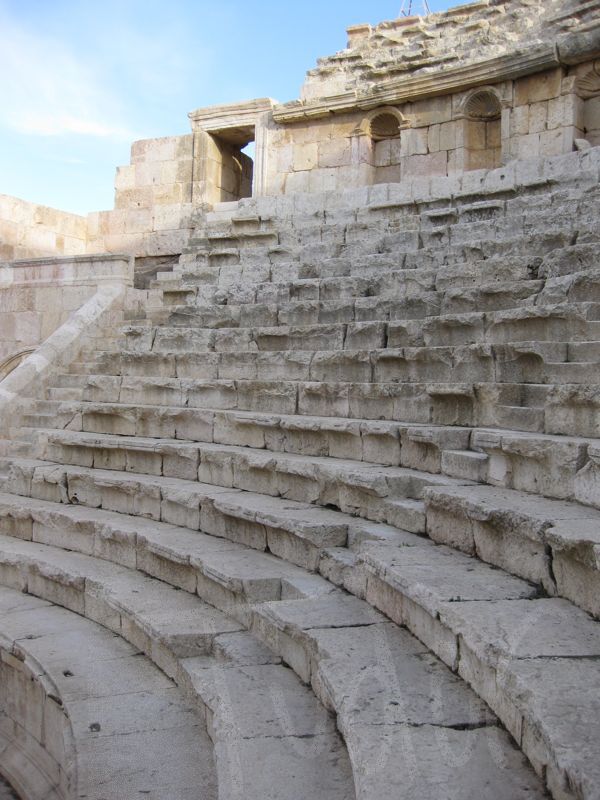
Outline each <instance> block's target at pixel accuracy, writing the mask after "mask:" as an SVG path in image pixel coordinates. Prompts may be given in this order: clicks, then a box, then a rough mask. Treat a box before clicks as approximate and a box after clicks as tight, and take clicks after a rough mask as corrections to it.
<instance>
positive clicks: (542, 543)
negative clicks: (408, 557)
mask: <svg viewBox="0 0 600 800" xmlns="http://www.w3.org/2000/svg"><path fill="white" fill-rule="evenodd" d="M425 494H426V501H425V502H426V505H427V520H428V522H427V525H428V528H427V530H428V533H429V535H430V536H431V537H432V538H433V539H434V540H435V541H437V542H442V543H444V544H448V545H451V546H452V547H457V548H459V549H460V550H463V551H464V552H467V553H472V554H475V553H476V554H477V555H478V557H479V558H482V559H483V560H484V561H487V562H489V563H491V564H495V565H496V566H498V567H500V568H502V569H507V570H508V571H509V572H512V573H513V574H515V575H518V576H520V577H522V578H524V579H525V580H530V581H534V582H535V583H538V584H540V585H542V586H543V587H544V588H545V590H546V591H548V592H549V593H550V594H559V595H562V596H564V597H567V598H568V599H569V600H571V601H572V602H574V603H575V604H577V605H579V606H581V607H582V608H584V609H586V610H587V611H589V612H591V613H592V614H595V615H597V614H598V611H599V609H598V603H597V602H596V600H595V596H596V587H597V585H598V583H597V581H598V577H597V573H598V569H597V563H598V562H597V548H598V541H597V540H598V536H597V533H596V529H597V523H598V519H600V517H599V512H598V511H597V510H596V509H591V508H589V507H586V506H583V505H579V504H577V503H572V502H571V503H567V502H564V501H560V500H548V499H546V498H541V497H536V496H535V495H530V494H524V493H521V492H516V491H511V490H502V489H494V488H492V487H485V486H477V487H473V490H472V491H468V492H467V491H464V489H463V487H455V488H452V489H448V490H445V489H439V490H438V489H427V490H425Z"/></svg>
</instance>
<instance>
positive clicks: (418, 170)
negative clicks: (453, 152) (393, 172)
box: [402, 150, 448, 178]
mask: <svg viewBox="0 0 600 800" xmlns="http://www.w3.org/2000/svg"><path fill="white" fill-rule="evenodd" d="M447 170H448V158H447V153H446V151H445V150H441V151H440V152H439V153H431V154H429V155H426V156H425V155H415V156H411V157H409V158H404V159H403V160H402V176H403V177H407V178H411V177H417V178H425V177H430V176H434V175H446V174H447Z"/></svg>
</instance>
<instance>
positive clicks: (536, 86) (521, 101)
mask: <svg viewBox="0 0 600 800" xmlns="http://www.w3.org/2000/svg"><path fill="white" fill-rule="evenodd" d="M561 83H562V70H560V69H555V70H552V71H551V72H544V73H541V74H539V73H538V74H536V75H531V76H529V77H526V78H520V79H518V80H517V81H516V82H515V105H517V106H523V105H526V104H532V103H541V102H543V101H544V100H551V99H552V98H554V97H559V96H560V93H561Z"/></svg>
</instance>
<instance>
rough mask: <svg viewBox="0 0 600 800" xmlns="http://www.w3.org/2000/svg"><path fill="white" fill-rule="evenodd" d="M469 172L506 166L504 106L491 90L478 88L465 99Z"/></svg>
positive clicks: (466, 148)
mask: <svg viewBox="0 0 600 800" xmlns="http://www.w3.org/2000/svg"><path fill="white" fill-rule="evenodd" d="M462 116H463V119H464V137H463V138H464V147H465V170H473V169H495V168H496V167H500V166H502V105H501V102H500V98H499V97H498V95H497V93H496V92H495V91H494V90H493V89H491V88H485V89H476V90H475V91H473V92H471V93H470V94H468V95H467V96H466V97H465V100H464V102H463V106H462Z"/></svg>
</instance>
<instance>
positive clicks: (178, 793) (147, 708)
mask: <svg viewBox="0 0 600 800" xmlns="http://www.w3.org/2000/svg"><path fill="white" fill-rule="evenodd" d="M13 567H14V564H13ZM22 572H23V571H21V574H22ZM29 579H30V580H32V581H37V582H38V583H41V582H42V581H44V576H42V575H41V574H40V573H38V574H37V575H36V576H34V575H33V574H32V573H30V575H29ZM8 582H10V580H9V575H8V573H7V571H6V562H5V569H4V571H3V583H5V584H6V583H8ZM17 583H18V581H17ZM18 588H19V589H22V588H23V587H22V586H19V587H18ZM59 591H60V590H59ZM71 591H72V589H71ZM67 592H69V589H68V588H67V586H66V585H65V583H64V582H63V586H62V596H61V598H60V602H59V606H62V607H59V606H57V605H54V604H52V603H49V602H47V601H46V600H43V599H39V598H40V596H41V595H42V594H44V592H43V591H40V590H38V591H35V590H34V589H33V587H32V591H31V595H37V596H24V595H23V594H22V593H21V592H20V591H17V590H15V589H10V588H6V586H2V588H0V608H1V609H2V625H1V634H0V653H1V662H0V664H1V666H0V672H1V675H2V687H3V688H2V725H1V729H0V739H1V749H0V766H1V768H2V772H3V774H5V775H6V776H7V777H8V778H9V779H10V781H11V784H12V785H13V786H14V787H15V788H16V789H17V790H18V791H19V793H20V795H21V796H23V797H27V798H35V799H36V800H37V799H38V798H39V800H42V798H43V800H55V799H56V800H58V798H63V797H89V798H98V799H100V798H107V797H111V798H112V797H114V798H116V797H135V796H137V795H140V796H141V795H143V796H145V797H152V798H158V797H166V796H167V795H168V796H170V797H173V798H175V797H177V798H181V800H183V799H184V798H191V797H198V798H199V797H216V780H215V774H214V764H213V748H212V745H211V742H210V740H209V739H208V736H207V735H206V733H205V731H204V729H203V726H202V724H201V720H200V717H199V714H198V713H197V712H196V711H195V710H194V708H193V707H192V706H191V705H190V704H189V703H188V702H186V700H185V698H183V697H182V696H181V693H180V692H179V691H178V689H177V688H176V687H175V686H174V685H173V683H172V681H170V680H169V679H168V678H167V677H166V676H165V675H164V674H163V673H162V672H161V671H160V670H158V669H157V668H156V667H155V666H154V665H153V664H152V663H151V662H150V661H149V660H148V659H146V658H144V657H140V652H139V650H138V649H137V648H136V647H132V646H131V645H130V644H127V643H126V642H125V641H123V639H122V638H120V637H118V636H115V635H114V634H113V633H110V632H109V631H107V630H106V629H105V627H103V626H100V625H97V624H95V623H93V622H90V621H88V619H83V618H82V616H79V615H78V614H76V613H72V612H70V611H67V610H66V607H67V606H68V605H69V603H68V602H67V601H66V594H67ZM71 596H74V593H72V595H71ZM142 701H143V702H142ZM4 796H5V795H4V794H3V795H2V797H4ZM6 797H7V798H8V797H14V795H12V794H7V795H6Z"/></svg>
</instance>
